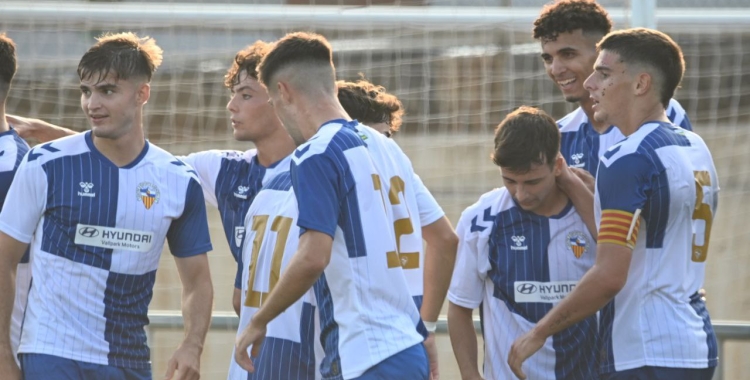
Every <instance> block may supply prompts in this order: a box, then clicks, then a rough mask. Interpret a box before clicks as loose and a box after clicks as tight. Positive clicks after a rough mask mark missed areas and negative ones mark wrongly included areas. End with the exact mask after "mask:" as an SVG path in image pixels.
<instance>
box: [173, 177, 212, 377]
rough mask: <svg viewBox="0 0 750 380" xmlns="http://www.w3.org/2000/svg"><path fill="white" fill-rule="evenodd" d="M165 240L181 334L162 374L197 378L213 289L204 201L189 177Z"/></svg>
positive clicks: (197, 187)
mask: <svg viewBox="0 0 750 380" xmlns="http://www.w3.org/2000/svg"><path fill="white" fill-rule="evenodd" d="M167 241H168V243H169V250H170V251H171V252H172V255H173V256H174V257H175V262H176V264H177V271H178V273H179V274H180V281H181V283H182V317H183V319H184V321H185V338H184V339H183V341H182V342H181V343H180V346H179V347H178V348H177V350H176V351H175V352H174V354H173V355H172V358H171V359H170V360H169V362H168V363H167V374H166V376H165V378H167V379H171V378H172V376H174V375H175V374H176V375H177V377H176V378H177V379H198V378H199V377H200V355H201V353H202V352H203V344H204V342H205V340H206V333H207V332H208V327H209V325H210V322H211V310H212V308H213V294H214V293H213V284H212V283H211V274H210V271H209V268H208V257H207V255H206V252H208V251H210V250H211V249H212V247H211V240H210V238H209V234H208V221H207V219H206V203H205V201H204V199H203V192H202V190H201V187H200V185H199V184H198V181H197V180H196V179H195V178H193V177H191V178H190V179H189V182H188V185H187V190H186V194H185V208H184V210H183V212H182V214H181V215H180V217H179V218H177V219H175V220H173V221H172V223H171V225H170V226H169V230H168V231H167Z"/></svg>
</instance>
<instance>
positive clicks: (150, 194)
mask: <svg viewBox="0 0 750 380" xmlns="http://www.w3.org/2000/svg"><path fill="white" fill-rule="evenodd" d="M136 191H137V197H138V199H140V200H141V202H143V205H144V206H146V210H150V209H151V206H153V205H154V204H155V203H159V195H160V192H159V188H158V187H156V185H154V184H153V183H151V182H141V183H139V184H138V188H137V189H136Z"/></svg>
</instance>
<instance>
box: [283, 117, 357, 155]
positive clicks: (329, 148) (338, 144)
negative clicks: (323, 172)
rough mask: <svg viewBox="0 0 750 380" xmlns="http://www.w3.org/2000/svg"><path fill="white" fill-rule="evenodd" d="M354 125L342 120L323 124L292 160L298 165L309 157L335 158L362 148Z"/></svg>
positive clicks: (351, 122)
mask: <svg viewBox="0 0 750 380" xmlns="http://www.w3.org/2000/svg"><path fill="white" fill-rule="evenodd" d="M356 124H358V123H357V122H356V121H347V120H343V119H340V120H331V121H329V122H327V123H325V124H323V125H322V126H321V127H320V128H318V131H317V132H316V133H315V135H314V136H313V137H312V138H310V139H309V140H307V141H306V142H305V143H303V144H302V145H300V146H298V147H297V149H296V150H295V151H294V153H293V154H292V160H293V161H294V162H295V163H296V164H298V165H299V164H301V163H302V162H304V161H305V160H308V159H310V158H311V157H315V156H318V155H328V156H336V155H338V154H341V153H343V152H344V151H346V150H348V149H351V148H355V147H359V146H364V145H365V143H364V142H363V141H362V138H361V137H360V136H359V135H358V134H357V130H356V129H355V126H356Z"/></svg>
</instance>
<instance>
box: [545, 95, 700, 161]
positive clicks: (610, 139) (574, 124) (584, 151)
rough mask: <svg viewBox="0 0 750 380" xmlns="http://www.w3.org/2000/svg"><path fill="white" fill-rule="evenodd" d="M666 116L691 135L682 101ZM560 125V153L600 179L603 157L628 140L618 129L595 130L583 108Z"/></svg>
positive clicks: (673, 106) (570, 114)
mask: <svg viewBox="0 0 750 380" xmlns="http://www.w3.org/2000/svg"><path fill="white" fill-rule="evenodd" d="M666 112H667V116H668V117H669V120H671V121H672V122H673V123H674V124H676V125H678V126H680V127H682V128H683V129H685V130H688V131H692V130H693V126H692V124H690V119H688V116H687V114H686V113H685V110H684V109H683V108H682V105H680V103H679V102H678V101H676V100H674V99H671V100H670V101H669V107H667V111H666ZM557 124H558V125H559V126H560V153H562V155H563V157H565V161H566V162H567V163H568V166H570V167H572V168H581V169H585V170H587V171H588V172H589V173H591V175H593V176H596V169H597V168H598V167H599V157H601V155H602V154H604V152H606V151H607V149H609V147H611V146H612V145H614V144H616V143H618V142H620V141H622V140H623V139H624V138H625V136H623V134H622V132H620V130H619V129H618V128H617V127H615V126H610V127H609V129H607V131H606V132H604V133H599V132H597V131H596V130H594V127H593V126H592V125H591V122H590V121H589V118H588V117H587V116H586V113H585V112H583V109H582V108H581V107H578V108H576V110H575V111H573V112H571V113H569V114H568V115H567V116H565V117H564V118H562V119H560V120H558V121H557Z"/></svg>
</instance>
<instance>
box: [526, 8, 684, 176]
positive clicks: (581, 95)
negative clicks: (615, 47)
mask: <svg viewBox="0 0 750 380" xmlns="http://www.w3.org/2000/svg"><path fill="white" fill-rule="evenodd" d="M611 30H612V20H611V19H610V17H609V14H608V13H607V11H606V10H605V9H604V8H603V7H602V6H601V5H599V4H597V3H596V2H595V1H594V0H558V1H555V2H553V3H550V4H548V5H546V6H545V7H544V8H542V12H541V14H540V15H539V17H538V18H537V19H536V20H535V21H534V29H533V36H534V39H536V40H537V41H539V42H540V43H541V47H542V60H543V61H544V68H545V69H546V71H547V75H548V76H549V77H550V79H552V81H554V82H555V84H556V85H557V87H558V88H559V89H560V92H562V94H563V96H564V97H565V100H566V101H567V102H570V103H578V105H579V107H578V108H577V109H576V110H574V111H573V112H571V113H569V114H568V115H566V116H565V117H563V118H562V119H560V120H558V121H557V123H558V125H559V126H560V132H561V133H562V139H561V148H560V153H562V155H563V157H565V161H566V162H567V163H568V165H569V166H570V167H571V168H576V169H581V170H585V171H588V172H589V173H590V174H591V175H593V176H596V170H597V168H598V167H599V157H600V156H601V155H602V154H603V153H604V152H605V151H606V150H607V149H608V148H609V147H610V146H612V145H613V144H615V143H616V142H619V141H620V140H622V139H623V138H624V136H623V134H622V132H621V131H620V130H619V129H618V128H617V127H616V126H612V125H610V124H607V123H603V122H599V121H596V120H595V119H594V118H593V114H594V111H593V108H592V107H593V105H594V102H593V100H592V99H591V98H590V97H589V92H588V91H587V90H586V89H585V88H584V86H583V82H584V81H585V80H586V78H588V77H589V75H591V73H593V72H594V61H596V55H597V54H596V44H597V42H599V40H601V39H602V37H604V35H605V34H607V33H609V32H610V31H611ZM667 116H668V117H669V119H670V120H671V121H672V122H673V123H675V124H677V125H679V126H680V127H682V128H684V129H687V130H692V126H691V125H690V120H689V119H688V117H687V115H686V114H685V110H684V109H683V108H682V106H681V105H680V103H678V102H677V101H676V100H674V99H672V100H670V102H669V104H668V106H667Z"/></svg>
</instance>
